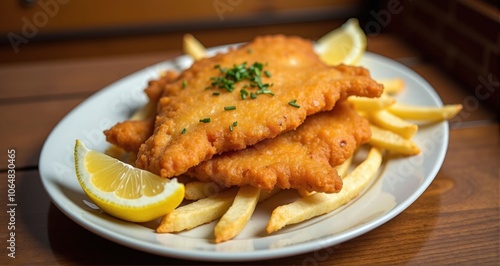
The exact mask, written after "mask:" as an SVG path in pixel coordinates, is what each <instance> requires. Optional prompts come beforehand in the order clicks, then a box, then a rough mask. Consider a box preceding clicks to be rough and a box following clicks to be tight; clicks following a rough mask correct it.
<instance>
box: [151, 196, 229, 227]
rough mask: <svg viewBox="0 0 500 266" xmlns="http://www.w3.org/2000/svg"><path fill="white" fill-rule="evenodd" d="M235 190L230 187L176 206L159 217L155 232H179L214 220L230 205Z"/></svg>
mask: <svg viewBox="0 0 500 266" xmlns="http://www.w3.org/2000/svg"><path fill="white" fill-rule="evenodd" d="M237 192H238V190H237V189H236V188H230V189H228V190H226V191H223V192H221V193H219V194H217V195H215V196H212V197H209V198H204V199H201V200H198V201H195V202H193V203H189V204H187V205H184V206H181V207H178V208H177V209H175V210H173V211H172V212H170V213H168V214H167V215H165V216H164V217H163V218H162V219H161V222H160V225H159V226H158V228H157V229H156V232H158V233H171V232H180V231H184V230H189V229H192V228H194V227H197V226H199V225H202V224H206V223H209V222H211V221H213V220H216V219H218V218H220V217H221V216H222V215H224V213H225V212H226V211H227V210H228V209H229V207H231V204H232V203H233V200H234V197H235V196H236V193H237Z"/></svg>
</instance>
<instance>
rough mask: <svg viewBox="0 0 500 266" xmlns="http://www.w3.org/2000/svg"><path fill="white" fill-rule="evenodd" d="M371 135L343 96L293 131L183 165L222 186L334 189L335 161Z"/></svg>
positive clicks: (337, 187) (191, 173)
mask: <svg viewBox="0 0 500 266" xmlns="http://www.w3.org/2000/svg"><path fill="white" fill-rule="evenodd" d="M369 138H370V128H369V124H368V121H367V120H366V119H364V118H362V117H360V116H359V115H357V113H356V112H355V111H354V109H353V108H352V107H351V106H350V105H349V103H347V102H346V101H343V102H341V103H338V104H337V106H336V107H335V108H334V109H333V110H332V111H328V112H322V113H318V114H315V115H312V116H310V117H308V118H307V119H306V121H305V122H304V123H303V124H302V125H301V126H299V127H298V128H297V130H295V131H290V132H286V133H283V134H281V135H279V136H277V137H276V138H273V139H268V140H264V141H261V142H259V143H257V144H255V145H253V146H250V147H247V148H246V149H244V150H240V151H234V152H226V153H224V154H222V155H216V156H214V157H213V158H212V159H210V160H208V161H206V162H203V163H201V164H200V165H198V166H195V167H193V168H191V169H190V170H188V172H187V173H186V174H187V175H189V176H192V177H196V178H197V179H200V180H202V181H214V182H216V183H218V184H220V185H223V186H228V187H229V186H243V185H251V186H254V187H258V188H261V189H265V190H271V189H273V188H274V187H275V186H277V187H279V188H283V189H288V188H301V189H305V190H307V191H317V192H329V193H332V192H338V191H339V190H340V189H341V187H342V179H341V178H340V177H339V176H338V174H337V171H336V170H335V169H334V166H337V165H339V164H341V163H343V162H344V161H345V160H346V159H347V158H348V157H350V156H351V155H352V154H353V152H354V150H355V149H356V148H358V147H359V146H360V145H361V144H363V143H366V142H367V141H368V140H369Z"/></svg>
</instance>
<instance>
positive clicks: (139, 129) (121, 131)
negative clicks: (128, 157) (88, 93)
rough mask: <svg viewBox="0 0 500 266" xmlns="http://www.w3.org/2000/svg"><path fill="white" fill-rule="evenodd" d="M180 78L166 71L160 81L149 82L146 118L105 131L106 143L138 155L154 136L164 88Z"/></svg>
mask: <svg viewBox="0 0 500 266" xmlns="http://www.w3.org/2000/svg"><path fill="white" fill-rule="evenodd" d="M178 77H179V73H177V72H174V71H166V72H164V73H162V75H161V77H160V78H159V79H158V80H151V81H149V82H148V86H147V88H146V89H145V90H144V92H145V93H146V95H147V96H148V99H149V102H148V104H147V105H146V106H145V108H144V109H146V112H148V113H147V114H144V116H146V117H144V118H142V119H139V120H133V119H131V120H127V121H123V122H120V123H118V124H116V125H114V126H113V127H112V128H110V129H108V130H105V131H104V135H105V136H106V141H108V142H109V143H111V144H114V145H116V146H118V147H120V148H122V149H124V150H125V151H128V152H133V153H135V154H137V152H138V151H139V147H140V146H141V145H142V144H143V143H144V141H146V140H147V139H148V138H149V137H150V136H151V135H152V134H153V131H154V121H155V116H154V115H155V114H156V105H157V103H158V100H159V99H160V97H161V95H162V93H163V88H164V87H165V85H166V84H167V83H170V82H173V81H175V80H176V79H177V78H178ZM150 110H153V112H150ZM141 111H142V110H141Z"/></svg>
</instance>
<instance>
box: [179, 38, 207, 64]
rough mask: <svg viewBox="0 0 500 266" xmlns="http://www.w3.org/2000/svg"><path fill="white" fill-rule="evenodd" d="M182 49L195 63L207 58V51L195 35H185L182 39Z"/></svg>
mask: <svg viewBox="0 0 500 266" xmlns="http://www.w3.org/2000/svg"><path fill="white" fill-rule="evenodd" d="M182 48H183V50H184V52H185V53H186V54H188V55H190V56H191V57H192V58H193V59H194V60H195V61H197V60H200V59H202V58H204V57H205V56H206V49H205V47H204V46H203V44H201V43H200V42H199V41H198V40H197V39H196V38H195V37H194V36H193V35H191V34H184V38H183V39H182Z"/></svg>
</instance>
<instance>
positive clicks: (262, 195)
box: [259, 187, 281, 202]
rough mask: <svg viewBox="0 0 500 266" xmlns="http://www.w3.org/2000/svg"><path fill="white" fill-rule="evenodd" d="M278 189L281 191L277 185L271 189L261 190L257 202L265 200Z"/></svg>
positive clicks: (277, 191) (276, 192)
mask: <svg viewBox="0 0 500 266" xmlns="http://www.w3.org/2000/svg"><path fill="white" fill-rule="evenodd" d="M280 191H281V189H280V188H279V187H275V188H273V190H271V191H265V190H261V191H260V196H259V202H263V201H265V200H266V199H268V198H270V197H272V196H274V195H276V194H278V193H279V192H280Z"/></svg>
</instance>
